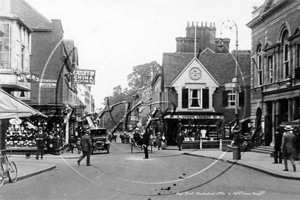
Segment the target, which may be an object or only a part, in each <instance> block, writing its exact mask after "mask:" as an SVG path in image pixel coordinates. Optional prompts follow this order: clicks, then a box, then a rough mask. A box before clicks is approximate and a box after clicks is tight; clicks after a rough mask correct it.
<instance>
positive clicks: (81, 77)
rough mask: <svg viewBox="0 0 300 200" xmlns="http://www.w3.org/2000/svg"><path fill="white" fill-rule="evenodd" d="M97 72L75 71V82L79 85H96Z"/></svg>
mask: <svg viewBox="0 0 300 200" xmlns="http://www.w3.org/2000/svg"><path fill="white" fill-rule="evenodd" d="M95 76H96V72H95V70H83V69H75V70H74V81H75V82H77V83H78V84H91V85H95Z"/></svg>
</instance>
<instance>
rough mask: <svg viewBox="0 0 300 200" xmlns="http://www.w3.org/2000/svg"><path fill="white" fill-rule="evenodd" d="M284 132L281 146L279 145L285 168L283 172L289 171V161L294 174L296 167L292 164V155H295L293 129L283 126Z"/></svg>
mask: <svg viewBox="0 0 300 200" xmlns="http://www.w3.org/2000/svg"><path fill="white" fill-rule="evenodd" d="M284 130H285V131H286V132H285V133H283V136H282V144H281V151H282V153H283V158H284V167H285V169H284V170H283V171H289V170H288V165H287V160H290V161H291V163H292V165H293V168H294V172H296V165H295V162H294V153H295V147H294V138H295V135H294V133H293V127H291V126H289V125H287V126H285V128H284Z"/></svg>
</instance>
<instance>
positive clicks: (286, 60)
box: [281, 30, 290, 79]
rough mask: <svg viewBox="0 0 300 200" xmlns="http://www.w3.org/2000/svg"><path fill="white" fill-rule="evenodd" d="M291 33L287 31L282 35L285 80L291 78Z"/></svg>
mask: <svg viewBox="0 0 300 200" xmlns="http://www.w3.org/2000/svg"><path fill="white" fill-rule="evenodd" d="M288 35H289V32H288V31H287V30H285V31H284V32H283V34H282V39H281V44H282V48H283V51H282V60H283V76H284V79H286V78H288V77H289V76H290V52H289V44H288Z"/></svg>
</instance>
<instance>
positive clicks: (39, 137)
mask: <svg viewBox="0 0 300 200" xmlns="http://www.w3.org/2000/svg"><path fill="white" fill-rule="evenodd" d="M46 138H47V134H46V133H45V132H44V131H43V128H42V127H39V128H38V132H37V133H36V134H35V141H36V147H37V151H36V156H35V159H37V160H38V159H39V156H40V155H41V159H42V160H43V155H44V148H45V145H46V143H45V140H46Z"/></svg>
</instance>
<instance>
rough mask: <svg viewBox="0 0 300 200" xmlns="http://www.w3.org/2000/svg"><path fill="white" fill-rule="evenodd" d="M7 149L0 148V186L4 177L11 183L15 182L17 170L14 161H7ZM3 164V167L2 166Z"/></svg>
mask: <svg viewBox="0 0 300 200" xmlns="http://www.w3.org/2000/svg"><path fill="white" fill-rule="evenodd" d="M6 151H7V149H3V150H0V152H1V154H0V186H2V185H3V184H4V180H5V178H8V179H9V181H10V182H11V183H15V182H17V179H18V170H17V166H16V164H15V163H14V161H9V160H8V157H10V155H11V150H10V155H9V156H7V153H6ZM4 166H5V168H4Z"/></svg>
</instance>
